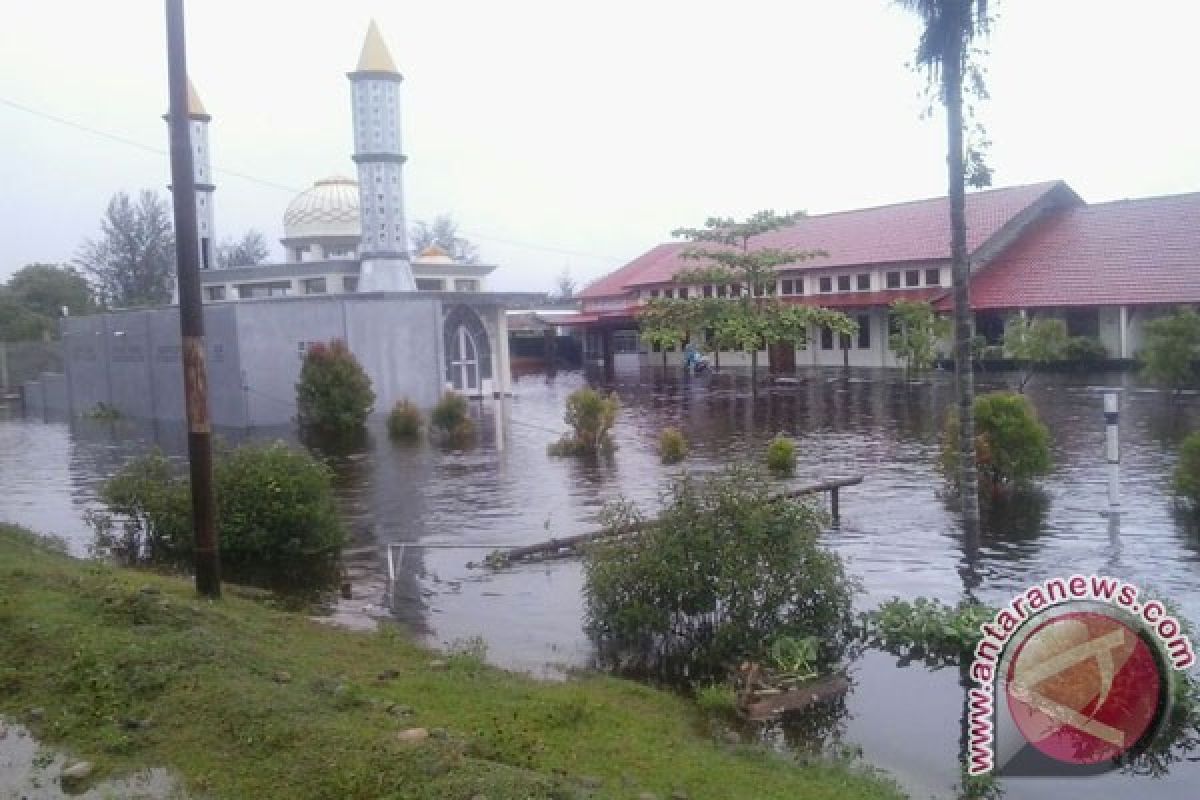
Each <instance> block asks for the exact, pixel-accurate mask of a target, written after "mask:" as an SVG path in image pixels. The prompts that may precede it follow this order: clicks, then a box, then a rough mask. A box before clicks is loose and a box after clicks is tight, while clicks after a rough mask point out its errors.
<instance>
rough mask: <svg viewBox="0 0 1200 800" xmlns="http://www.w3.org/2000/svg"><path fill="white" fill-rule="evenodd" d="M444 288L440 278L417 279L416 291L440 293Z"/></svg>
mask: <svg viewBox="0 0 1200 800" xmlns="http://www.w3.org/2000/svg"><path fill="white" fill-rule="evenodd" d="M445 288H446V282H445V281H444V280H442V279H441V278H417V289H419V290H420V291H422V292H440V291H443V290H444V289H445Z"/></svg>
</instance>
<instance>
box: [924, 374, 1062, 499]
mask: <svg viewBox="0 0 1200 800" xmlns="http://www.w3.org/2000/svg"><path fill="white" fill-rule="evenodd" d="M958 436H959V421H958V408H957V407H951V408H950V410H949V411H948V412H947V413H946V422H945V425H944V426H943V428H942V442H941V456H940V458H939V460H938V463H939V466H940V467H941V470H942V473H943V475H944V476H945V477H946V479H947V480H949V481H951V482H953V481H955V480H956V479H957V476H958V455H959V451H958ZM975 462H976V465H977V466H978V468H979V485H980V487H981V488H983V487H985V486H986V487H989V488H991V489H992V490H998V489H1001V488H1004V487H1006V486H1012V485H1024V484H1028V483H1029V482H1030V481H1031V480H1032V479H1033V478H1036V477H1038V476H1039V475H1045V474H1046V473H1047V472H1049V471H1050V432H1049V431H1048V430H1047V429H1046V426H1045V425H1043V424H1042V423H1041V422H1039V421H1038V418H1037V413H1036V412H1035V411H1034V410H1033V405H1032V404H1031V403H1030V402H1029V398H1027V397H1025V396H1024V395H1021V394H1014V393H1012V392H994V393H991V394H984V395H980V396H978V397H976V398H975Z"/></svg>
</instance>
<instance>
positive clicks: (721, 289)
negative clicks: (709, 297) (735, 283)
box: [717, 286, 729, 297]
mask: <svg viewBox="0 0 1200 800" xmlns="http://www.w3.org/2000/svg"><path fill="white" fill-rule="evenodd" d="M728 295H729V287H727V286H718V287H717V297H726V296H728Z"/></svg>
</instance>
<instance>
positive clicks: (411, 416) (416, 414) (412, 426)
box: [387, 397, 421, 441]
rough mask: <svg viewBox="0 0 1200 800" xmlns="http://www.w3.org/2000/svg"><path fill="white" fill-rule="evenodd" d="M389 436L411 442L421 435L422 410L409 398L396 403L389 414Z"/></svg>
mask: <svg viewBox="0 0 1200 800" xmlns="http://www.w3.org/2000/svg"><path fill="white" fill-rule="evenodd" d="M387 428H388V436H390V437H391V438H392V439H396V440H400V441H405V440H407V441H411V440H413V439H416V438H417V436H419V435H420V433H421V410H420V409H419V408H417V406H416V404H415V403H413V402H412V401H410V400H409V399H408V398H407V397H405V398H403V399H401V400H398V401H396V405H395V407H393V408H392V410H391V413H389V414H388V420H387Z"/></svg>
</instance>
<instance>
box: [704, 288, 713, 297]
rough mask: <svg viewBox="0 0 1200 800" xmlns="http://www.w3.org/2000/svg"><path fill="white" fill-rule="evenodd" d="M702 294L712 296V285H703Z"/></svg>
mask: <svg viewBox="0 0 1200 800" xmlns="http://www.w3.org/2000/svg"><path fill="white" fill-rule="evenodd" d="M704 296H705V297H712V296H713V287H711V286H705V287H704Z"/></svg>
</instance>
